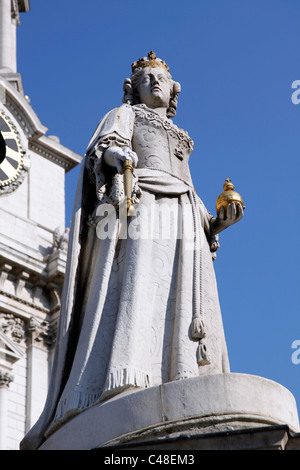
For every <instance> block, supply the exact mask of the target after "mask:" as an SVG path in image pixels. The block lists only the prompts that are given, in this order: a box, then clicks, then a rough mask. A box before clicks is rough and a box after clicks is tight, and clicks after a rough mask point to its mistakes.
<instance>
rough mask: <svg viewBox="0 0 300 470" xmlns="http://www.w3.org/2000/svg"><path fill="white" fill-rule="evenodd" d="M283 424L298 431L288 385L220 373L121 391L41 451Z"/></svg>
mask: <svg viewBox="0 0 300 470" xmlns="http://www.w3.org/2000/svg"><path fill="white" fill-rule="evenodd" d="M278 425H285V426H286V427H288V429H289V430H290V431H291V432H294V433H297V432H299V420H298V413H297V407H296V402H295V399H294V397H293V395H292V394H291V393H290V392H289V391H288V390H287V389H286V388H284V387H283V386H282V385H279V384H278V383H276V382H273V381H271V380H267V379H264V378H261V377H257V376H253V375H247V374H235V373H230V374H216V375H210V376H203V377H195V378H191V379H185V380H180V381H175V382H169V383H166V384H163V385H160V386H157V387H151V388H148V389H142V390H137V391H132V392H127V393H124V394H121V395H118V396H117V397H115V398H113V399H111V400H108V401H106V402H104V403H101V404H99V405H96V406H94V407H92V408H90V409H88V410H86V411H84V412H82V413H81V414H79V415H77V416H76V417H74V418H73V419H71V420H70V421H68V422H67V423H65V424H64V425H63V426H62V427H60V428H59V429H57V430H56V431H55V432H54V433H53V434H51V435H50V436H48V439H47V440H46V441H45V442H44V444H43V445H42V446H41V447H40V450H68V449H77V450H88V449H95V448H106V447H109V448H112V447H120V446H121V447H122V446H124V445H125V446H127V445H129V446H130V447H131V446H134V445H138V447H139V448H143V443H144V445H147V442H150V441H151V442H152V444H153V440H154V441H155V442H156V447H157V445H161V444H162V443H163V441H166V440H168V441H170V439H171V440H173V442H175V441H176V440H177V439H178V438H180V439H184V438H187V439H188V440H189V441H190V439H191V438H193V436H194V437H196V436H198V437H199V435H201V436H204V435H208V434H211V433H216V432H217V433H224V432H233V431H238V430H247V429H249V430H250V429H254V428H255V429H257V428H264V427H268V426H278ZM190 442H191V441H190ZM215 446H217V444H215ZM179 448H180V447H179ZM181 449H182V447H181Z"/></svg>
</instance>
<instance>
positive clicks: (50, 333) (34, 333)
mask: <svg viewBox="0 0 300 470" xmlns="http://www.w3.org/2000/svg"><path fill="white" fill-rule="evenodd" d="M28 333H29V336H30V337H31V340H32V341H33V342H36V343H39V344H43V345H44V346H46V347H48V348H49V347H51V346H52V345H53V343H54V342H55V337H56V335H55V332H54V330H53V328H52V326H51V325H50V323H49V322H47V321H42V322H38V321H37V320H36V318H34V317H31V318H30V320H29V324H28Z"/></svg>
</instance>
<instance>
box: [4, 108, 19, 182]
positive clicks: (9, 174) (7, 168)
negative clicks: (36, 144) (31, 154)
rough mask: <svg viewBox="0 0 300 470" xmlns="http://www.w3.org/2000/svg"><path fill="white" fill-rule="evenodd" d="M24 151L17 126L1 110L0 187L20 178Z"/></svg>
mask: <svg viewBox="0 0 300 470" xmlns="http://www.w3.org/2000/svg"><path fill="white" fill-rule="evenodd" d="M23 153H24V152H23V150H22V147H21V143H20V138H19V135H18V131H17V129H16V127H15V126H14V125H13V123H12V122H11V121H10V119H9V118H8V117H7V116H6V115H5V114H4V113H3V112H2V111H0V188H3V187H5V186H8V185H9V184H10V183H12V182H14V181H16V180H17V179H18V177H19V175H20V174H21V171H22V168H23Z"/></svg>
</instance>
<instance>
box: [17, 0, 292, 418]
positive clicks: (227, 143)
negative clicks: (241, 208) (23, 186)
mask: <svg viewBox="0 0 300 470" xmlns="http://www.w3.org/2000/svg"><path fill="white" fill-rule="evenodd" d="M299 24H300V2H299V0H249V1H248V0H185V1H176V0H152V1H151V2H146V1H143V0H142V1H141V0H127V1H126V2H125V1H123V0H110V1H98V0H85V1H84V2H82V1H80V0H72V1H71V0H64V1H59V0H52V1H51V2H49V1H39V0H31V11H30V12H29V13H26V14H25V15H21V26H20V27H19V29H18V71H19V72H21V73H22V77H23V85H24V89H25V93H26V94H28V95H29V97H30V98H31V105H32V107H33V109H34V110H35V112H36V113H37V114H38V116H39V118H40V119H41V121H42V123H43V124H44V125H46V126H47V127H48V128H49V135H57V136H59V137H60V139H61V143H62V144H63V145H65V146H67V147H69V148H70V149H72V150H74V151H75V152H78V153H80V154H82V155H83V154H84V151H85V148H86V146H87V144H88V142H89V139H90V137H91V134H92V133H93V130H94V128H95V127H96V125H97V123H98V121H99V120H100V119H101V117H102V116H103V115H104V114H105V113H106V112H107V111H108V110H110V109H111V108H113V107H116V106H119V105H120V104H121V101H122V85H123V80H124V79H125V78H126V77H128V76H130V65H131V63H132V62H133V61H134V60H137V59H138V58H139V57H141V56H143V55H146V54H147V53H148V52H149V51H150V50H151V49H153V50H154V51H155V52H156V53H157V55H158V56H159V57H160V58H162V59H164V60H165V61H166V62H167V63H168V65H169V66H170V71H171V74H172V76H173V78H174V79H175V80H177V81H179V82H180V83H181V86H182V92H181V94H180V96H179V104H178V111H177V116H176V117H175V118H174V122H175V123H176V124H177V125H178V126H179V127H182V128H184V129H186V130H187V131H188V132H189V135H190V136H191V137H192V138H193V140H194V142H195V150H194V152H193V154H192V157H191V160H190V166H191V172H192V176H193V181H194V185H195V188H196V190H197V193H198V194H199V196H200V197H201V198H202V199H203V201H204V203H205V205H206V207H207V208H208V209H209V210H210V211H211V212H213V213H214V211H215V201H216V198H217V196H218V195H219V193H220V192H221V191H222V186H223V182H224V180H225V178H227V177H230V178H231V180H232V182H233V183H234V184H235V186H236V189H237V191H239V192H240V193H241V195H242V196H243V198H244V203H245V205H246V211H245V217H244V219H243V220H242V221H241V222H240V223H239V224H238V225H235V226H233V227H231V228H229V229H228V230H227V231H226V232H223V233H222V234H221V237H220V244H221V248H220V250H219V251H218V257H217V260H216V261H215V270H216V274H217V281H218V286H219V296H220V302H221V309H222V315H223V322H224V327H225V333H226V338H227V344H228V349H229V356H230V362H231V369H232V371H233V372H244V373H249V374H255V375H260V376H262V377H266V378H269V379H272V380H275V381H276V382H279V383H281V384H282V385H284V386H285V387H287V388H288V389H289V390H291V392H292V393H293V394H294V396H295V398H296V400H297V404H298V409H299V405H300V364H298V365H296V364H293V363H292V360H291V356H292V353H293V352H294V350H293V349H292V347H291V345H292V343H293V341H295V340H299V341H300V312H299V305H300V288H299V287H300V279H299V277H300V276H299V272H300V255H299V241H298V236H299V203H300V197H299V176H300V175H299V169H300V104H299V105H295V104H293V103H292V100H291V96H292V93H293V91H294V90H293V89H292V88H291V86H292V83H293V81H294V80H300V66H299V64H300V61H299V51H300V28H299ZM77 177H78V169H75V170H72V171H71V172H70V173H69V174H68V175H67V178H66V209H67V210H66V214H67V215H66V223H67V225H68V224H69V222H70V218H71V212H72V206H73V200H74V195H75V188H76V183H77ZM298 357H299V358H300V354H299V355H298Z"/></svg>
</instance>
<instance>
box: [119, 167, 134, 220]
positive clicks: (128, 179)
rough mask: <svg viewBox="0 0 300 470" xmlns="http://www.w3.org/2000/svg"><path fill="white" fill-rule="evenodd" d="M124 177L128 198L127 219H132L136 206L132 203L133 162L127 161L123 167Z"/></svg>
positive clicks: (125, 191)
mask: <svg viewBox="0 0 300 470" xmlns="http://www.w3.org/2000/svg"><path fill="white" fill-rule="evenodd" d="M122 173H123V177H124V193H125V197H126V213H127V217H131V216H132V215H133V214H134V206H133V203H132V174H133V166H132V161H131V160H129V159H126V160H125V162H124V165H123V170H122Z"/></svg>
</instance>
